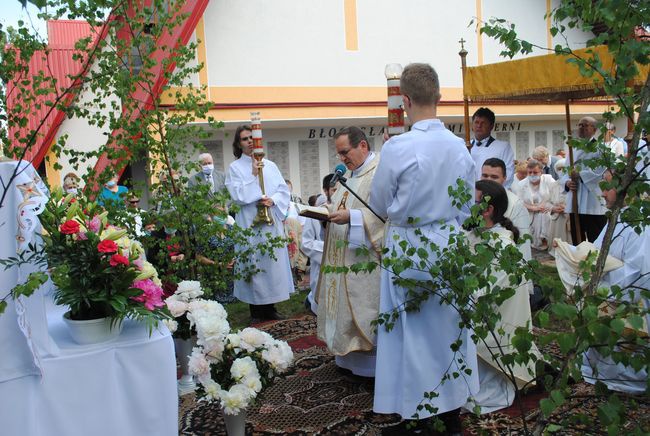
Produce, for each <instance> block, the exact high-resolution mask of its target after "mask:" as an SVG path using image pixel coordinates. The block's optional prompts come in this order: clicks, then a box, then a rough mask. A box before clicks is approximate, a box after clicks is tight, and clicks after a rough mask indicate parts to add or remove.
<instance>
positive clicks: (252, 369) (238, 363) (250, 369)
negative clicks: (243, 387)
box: [230, 356, 260, 380]
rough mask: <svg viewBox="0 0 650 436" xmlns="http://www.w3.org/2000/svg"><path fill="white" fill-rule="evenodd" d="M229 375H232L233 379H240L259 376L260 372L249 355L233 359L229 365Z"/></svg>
mask: <svg viewBox="0 0 650 436" xmlns="http://www.w3.org/2000/svg"><path fill="white" fill-rule="evenodd" d="M230 375H232V376H233V378H234V379H235V380H241V379H243V378H246V377H251V376H252V377H258V378H259V375H260V373H259V371H258V370H257V365H256V364H255V361H254V360H253V359H251V358H250V357H249V356H246V357H240V358H239V359H235V361H234V362H233V363H232V366H231V367H230Z"/></svg>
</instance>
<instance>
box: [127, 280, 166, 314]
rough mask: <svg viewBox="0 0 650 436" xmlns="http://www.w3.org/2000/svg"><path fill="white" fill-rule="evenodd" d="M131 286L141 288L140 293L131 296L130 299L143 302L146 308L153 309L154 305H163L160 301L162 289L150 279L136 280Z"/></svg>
mask: <svg viewBox="0 0 650 436" xmlns="http://www.w3.org/2000/svg"><path fill="white" fill-rule="evenodd" d="M132 287H133V288H137V289H141V290H142V294H141V295H138V296H137V297H131V299H132V300H134V301H138V302H140V303H144V307H145V308H146V309H147V310H154V309H155V308H156V307H163V306H164V305H165V303H163V301H162V295H163V290H162V289H161V288H160V286H157V285H156V284H155V283H154V282H153V281H151V279H145V280H138V281H137V282H135V283H133V286H132Z"/></svg>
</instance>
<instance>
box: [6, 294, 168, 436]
mask: <svg viewBox="0 0 650 436" xmlns="http://www.w3.org/2000/svg"><path fill="white" fill-rule="evenodd" d="M66 310H67V308H65V307H61V306H54V304H53V303H52V302H51V300H50V302H49V305H48V309H47V312H48V319H49V326H50V333H51V336H52V339H53V340H54V341H55V342H56V344H57V345H58V348H59V356H56V357H54V356H49V357H42V359H41V363H42V366H43V377H42V378H41V377H22V378H18V379H14V380H10V381H7V382H4V383H0V416H1V417H2V431H1V433H2V434H3V435H7V436H50V435H65V436H86V435H89V434H92V435H93V436H95V435H97V436H115V435H123V436H141V435H160V436H172V435H177V434H178V394H177V387H176V386H177V385H176V359H175V356H174V343H173V341H172V338H171V335H170V333H169V330H167V328H165V327H164V326H163V327H161V329H160V330H154V331H153V333H152V335H151V337H149V333H148V330H147V328H146V327H145V326H144V325H142V324H139V323H137V322H134V321H130V320H126V321H125V322H124V328H123V330H122V333H121V335H120V336H119V337H118V338H117V339H116V340H114V341H112V342H105V343H101V344H94V345H83V346H82V345H77V344H76V343H74V342H73V341H72V339H71V338H70V334H69V333H68V330H67V327H66V325H65V324H64V323H63V319H62V315H63V313H64V312H65V311H66ZM3 358H4V356H3Z"/></svg>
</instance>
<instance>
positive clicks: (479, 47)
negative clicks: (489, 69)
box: [476, 0, 483, 65]
mask: <svg viewBox="0 0 650 436" xmlns="http://www.w3.org/2000/svg"><path fill="white" fill-rule="evenodd" d="M481 2H482V0H476V18H477V23H476V55H477V56H478V59H477V63H478V65H483V34H482V33H481V27H482V23H483V5H482V3H481Z"/></svg>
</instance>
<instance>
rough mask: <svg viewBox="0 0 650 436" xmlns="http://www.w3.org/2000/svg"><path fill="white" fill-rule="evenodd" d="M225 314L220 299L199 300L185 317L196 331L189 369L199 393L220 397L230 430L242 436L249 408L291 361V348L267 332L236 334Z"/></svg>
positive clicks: (212, 398) (247, 330) (211, 398)
mask: <svg viewBox="0 0 650 436" xmlns="http://www.w3.org/2000/svg"><path fill="white" fill-rule="evenodd" d="M227 315H228V314H227V313H226V311H225V309H224V308H223V306H222V305H221V304H219V303H218V302H216V301H209V300H201V299H197V300H194V301H191V302H190V303H189V304H188V305H187V312H186V313H185V316H186V317H187V319H188V320H189V321H190V324H191V326H192V327H193V328H194V329H196V333H197V346H196V347H194V349H193V350H192V355H191V356H190V360H189V366H190V373H191V374H193V375H194V376H196V378H197V381H198V383H199V385H200V386H199V389H198V394H199V396H200V397H202V398H203V399H204V400H206V401H218V402H219V404H220V406H221V407H222V409H223V413H224V419H225V421H226V428H227V430H228V434H229V435H231V436H234V435H244V426H245V422H246V415H245V412H246V409H247V408H248V407H249V406H250V405H251V404H252V402H253V401H254V400H255V398H257V395H258V394H259V393H260V392H261V391H262V389H264V388H265V387H266V386H268V385H269V384H271V383H272V381H273V379H274V378H275V376H276V375H278V374H281V373H283V372H285V371H287V369H288V368H289V367H290V366H291V364H292V363H293V352H292V351H291V347H289V345H288V344H287V343H286V342H284V341H279V340H276V339H274V338H273V337H272V336H271V335H269V334H268V333H266V332H262V331H260V330H258V329H255V328H251V327H248V328H245V329H243V330H241V331H235V332H232V331H231V330H230V325H229V324H228V321H227Z"/></svg>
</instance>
